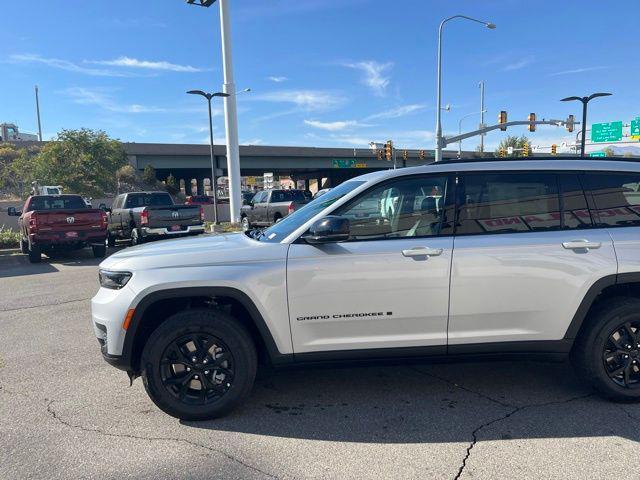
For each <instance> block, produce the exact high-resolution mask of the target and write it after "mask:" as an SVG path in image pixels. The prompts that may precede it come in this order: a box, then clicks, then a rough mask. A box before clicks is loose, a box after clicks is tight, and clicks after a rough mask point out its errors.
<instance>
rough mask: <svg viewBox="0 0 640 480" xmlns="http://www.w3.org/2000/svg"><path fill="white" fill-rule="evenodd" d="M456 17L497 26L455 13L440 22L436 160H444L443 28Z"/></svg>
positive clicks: (493, 26) (491, 27)
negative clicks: (442, 121)
mask: <svg viewBox="0 0 640 480" xmlns="http://www.w3.org/2000/svg"><path fill="white" fill-rule="evenodd" d="M456 18H461V19H464V20H470V21H472V22H476V23H480V24H482V25H484V26H485V27H487V28H490V29H492V30H493V29H494V28H496V26H495V24H493V23H491V22H485V21H483V20H478V19H477V18H472V17H467V16H466V15H454V16H452V17H449V18H445V19H444V20H443V21H442V22H440V28H439V29H438V73H437V76H438V84H437V94H436V104H437V105H436V158H435V160H436V162H439V161H440V160H442V124H441V119H440V117H441V114H442V110H441V108H442V30H443V28H444V24H445V23H447V22H448V21H450V20H453V19H456Z"/></svg>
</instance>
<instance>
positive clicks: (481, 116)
mask: <svg viewBox="0 0 640 480" xmlns="http://www.w3.org/2000/svg"><path fill="white" fill-rule="evenodd" d="M478 85H479V87H480V128H483V127H484V114H485V112H486V110H485V109H484V80H481V81H480V83H479V84H478ZM483 153H484V135H480V154H483Z"/></svg>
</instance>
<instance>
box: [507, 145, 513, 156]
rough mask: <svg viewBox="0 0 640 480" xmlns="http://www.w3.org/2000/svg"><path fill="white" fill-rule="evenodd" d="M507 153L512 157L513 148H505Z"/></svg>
mask: <svg viewBox="0 0 640 480" xmlns="http://www.w3.org/2000/svg"><path fill="white" fill-rule="evenodd" d="M507 153H508V154H509V155H513V147H507Z"/></svg>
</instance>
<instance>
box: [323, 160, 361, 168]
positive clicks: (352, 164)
mask: <svg viewBox="0 0 640 480" xmlns="http://www.w3.org/2000/svg"><path fill="white" fill-rule="evenodd" d="M331 166H332V167H333V168H367V162H365V161H364V160H362V159H359V158H333V159H331Z"/></svg>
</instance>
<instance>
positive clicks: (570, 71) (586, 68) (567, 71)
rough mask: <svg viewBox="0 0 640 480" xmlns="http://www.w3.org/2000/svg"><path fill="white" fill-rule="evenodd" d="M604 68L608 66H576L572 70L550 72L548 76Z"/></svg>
mask: <svg viewBox="0 0 640 480" xmlns="http://www.w3.org/2000/svg"><path fill="white" fill-rule="evenodd" d="M605 68H609V67H606V66H604V65H601V66H598V67H583V68H576V69H573V70H563V71H560V72H555V73H550V74H549V75H548V76H549V77H557V76H559V75H572V74H574V73H585V72H593V71H595V70H604V69H605Z"/></svg>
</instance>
